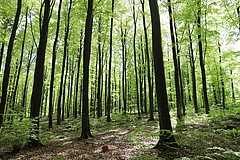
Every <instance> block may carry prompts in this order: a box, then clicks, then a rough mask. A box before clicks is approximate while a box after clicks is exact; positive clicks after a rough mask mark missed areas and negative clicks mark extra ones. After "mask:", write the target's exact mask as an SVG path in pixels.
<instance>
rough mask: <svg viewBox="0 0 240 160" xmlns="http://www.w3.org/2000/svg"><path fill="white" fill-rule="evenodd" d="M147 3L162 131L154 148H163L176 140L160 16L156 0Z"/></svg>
mask: <svg viewBox="0 0 240 160" xmlns="http://www.w3.org/2000/svg"><path fill="white" fill-rule="evenodd" d="M149 4H150V11H151V19H152V41H153V42H152V43H153V56H154V69H155V82H156V92H157V104H158V116H159V124H160V130H161V132H162V133H161V134H160V139H159V141H158V143H157V145H156V146H155V147H154V148H156V149H162V148H164V149H165V148H166V147H167V146H168V147H169V145H173V144H174V145H176V142H175V139H174V137H173V134H172V125H171V119H170V114H169V108H168V98H167V90H166V81H165V74H164V64H163V63H164V62H163V52H162V39H161V27H160V16H159V11H158V4H157V0H149ZM169 142H170V143H169Z"/></svg>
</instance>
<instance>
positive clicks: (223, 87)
mask: <svg viewBox="0 0 240 160" xmlns="http://www.w3.org/2000/svg"><path fill="white" fill-rule="evenodd" d="M218 52H219V65H220V68H219V69H220V78H221V85H222V107H223V109H225V108H226V106H225V85H224V80H223V69H222V52H221V47H220V43H219V42H218Z"/></svg>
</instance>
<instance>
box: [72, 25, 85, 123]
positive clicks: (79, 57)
mask: <svg viewBox="0 0 240 160" xmlns="http://www.w3.org/2000/svg"><path fill="white" fill-rule="evenodd" d="M82 39H83V30H82V29H81V32H80V43H79V55H78V62H77V79H76V86H75V88H76V89H75V101H74V111H73V113H74V118H75V119H76V118H77V108H78V107H77V106H78V99H79V97H78V88H79V74H80V64H81V58H82V49H83V48H82ZM80 97H81V96H80ZM80 103H81V98H80Z"/></svg>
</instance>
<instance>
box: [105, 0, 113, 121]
mask: <svg viewBox="0 0 240 160" xmlns="http://www.w3.org/2000/svg"><path fill="white" fill-rule="evenodd" d="M113 12H114V0H112V15H111V27H110V53H109V54H110V55H109V64H108V92H107V93H108V95H107V106H106V107H107V108H106V109H107V122H110V121H111V117H110V109H111V96H112V95H111V70H112V32H113Z"/></svg>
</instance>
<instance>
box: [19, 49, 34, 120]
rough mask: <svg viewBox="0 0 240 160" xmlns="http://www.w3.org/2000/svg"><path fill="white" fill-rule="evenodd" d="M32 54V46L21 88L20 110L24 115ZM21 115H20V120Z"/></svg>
mask: <svg viewBox="0 0 240 160" xmlns="http://www.w3.org/2000/svg"><path fill="white" fill-rule="evenodd" d="M32 54H33V46H32V49H31V51H30V53H29V56H28V63H27V74H26V79H25V83H24V89H23V97H22V107H23V108H22V111H23V112H24V115H26V101H27V90H28V77H29V71H30V66H31V59H32ZM22 118H23V116H22V117H21V120H22Z"/></svg>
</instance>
